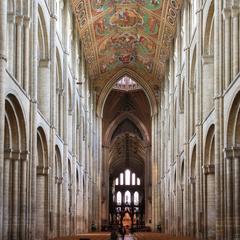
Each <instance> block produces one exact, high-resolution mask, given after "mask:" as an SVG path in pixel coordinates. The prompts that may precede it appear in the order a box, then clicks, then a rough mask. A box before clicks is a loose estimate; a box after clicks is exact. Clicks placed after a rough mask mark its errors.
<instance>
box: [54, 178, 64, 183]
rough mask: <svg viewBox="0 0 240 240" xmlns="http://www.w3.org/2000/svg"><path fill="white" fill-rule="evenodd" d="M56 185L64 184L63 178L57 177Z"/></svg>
mask: <svg viewBox="0 0 240 240" xmlns="http://www.w3.org/2000/svg"><path fill="white" fill-rule="evenodd" d="M55 180H56V184H62V183H63V177H55Z"/></svg>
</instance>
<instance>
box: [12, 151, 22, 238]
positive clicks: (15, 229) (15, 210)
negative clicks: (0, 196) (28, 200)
mask: <svg viewBox="0 0 240 240" xmlns="http://www.w3.org/2000/svg"><path fill="white" fill-rule="evenodd" d="M19 180H20V178H19V156H18V152H14V153H13V158H12V223H11V228H12V229H11V230H12V231H11V239H12V240H15V239H16V240H17V239H18V236H19V202H20V199H19V187H18V186H19Z"/></svg>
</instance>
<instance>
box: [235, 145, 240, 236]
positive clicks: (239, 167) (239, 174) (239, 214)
mask: <svg viewBox="0 0 240 240" xmlns="http://www.w3.org/2000/svg"><path fill="white" fill-rule="evenodd" d="M233 151H234V152H233V155H234V159H233V171H234V172H233V178H234V199H233V208H234V233H233V239H234V240H237V239H240V206H239V203H240V193H239V187H240V149H239V148H234V150H233Z"/></svg>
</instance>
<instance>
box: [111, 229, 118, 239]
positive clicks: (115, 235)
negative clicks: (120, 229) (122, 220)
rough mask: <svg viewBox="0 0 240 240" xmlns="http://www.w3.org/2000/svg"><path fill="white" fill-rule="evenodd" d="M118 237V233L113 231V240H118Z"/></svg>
mask: <svg viewBox="0 0 240 240" xmlns="http://www.w3.org/2000/svg"><path fill="white" fill-rule="evenodd" d="M117 238H118V235H117V232H116V231H115V230H112V232H111V240H117Z"/></svg>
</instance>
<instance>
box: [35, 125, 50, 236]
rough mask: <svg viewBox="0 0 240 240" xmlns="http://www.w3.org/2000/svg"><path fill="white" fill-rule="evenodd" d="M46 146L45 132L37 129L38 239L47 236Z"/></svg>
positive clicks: (47, 177) (47, 189)
mask: <svg viewBox="0 0 240 240" xmlns="http://www.w3.org/2000/svg"><path fill="white" fill-rule="evenodd" d="M48 166H49V164H48V146H47V139H46V135H45V132H44V130H43V128H42V127H39V128H38V129H37V179H36V194H37V197H36V201H37V202H36V207H37V209H36V217H37V221H36V231H37V233H36V235H37V236H38V238H39V239H45V238H47V236H48V223H49V222H48V219H49V218H48V209H49V208H48V207H49V204H48V202H49V198H48V192H49V187H48V180H49V176H48V171H49V168H48Z"/></svg>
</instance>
